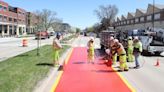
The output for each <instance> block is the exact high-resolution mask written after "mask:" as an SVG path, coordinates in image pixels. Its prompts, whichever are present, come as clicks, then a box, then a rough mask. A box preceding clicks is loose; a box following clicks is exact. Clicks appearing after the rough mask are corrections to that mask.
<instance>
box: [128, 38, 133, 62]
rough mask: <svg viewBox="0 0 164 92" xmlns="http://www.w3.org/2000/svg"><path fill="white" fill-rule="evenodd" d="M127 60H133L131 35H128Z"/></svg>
mask: <svg viewBox="0 0 164 92" xmlns="http://www.w3.org/2000/svg"><path fill="white" fill-rule="evenodd" d="M127 52H128V61H129V62H133V61H134V55H133V40H132V37H131V36H129V37H128V51H127Z"/></svg>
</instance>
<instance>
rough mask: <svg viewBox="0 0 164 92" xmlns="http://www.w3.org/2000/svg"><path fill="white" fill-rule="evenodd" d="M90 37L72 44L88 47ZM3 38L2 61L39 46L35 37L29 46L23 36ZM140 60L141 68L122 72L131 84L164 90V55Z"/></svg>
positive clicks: (145, 91)
mask: <svg viewBox="0 0 164 92" xmlns="http://www.w3.org/2000/svg"><path fill="white" fill-rule="evenodd" d="M89 39H90V38H89V37H83V36H80V37H78V38H76V39H75V41H74V42H73V43H72V46H73V47H86V46H87V42H88V41H89ZM3 40H4V39H3ZM3 40H2V39H0V61H2V60H5V59H7V58H9V57H11V56H16V55H18V54H20V53H24V52H26V51H29V50H32V49H34V48H36V47H37V41H36V40H34V38H28V47H22V43H21V42H22V38H17V39H14V38H11V39H7V40H6V39H5V40H4V41H3ZM51 43H52V38H51V39H46V40H42V41H41V45H45V44H51ZM95 48H100V46H99V39H98V38H96V39H95ZM79 53H80V52H79ZM157 59H159V66H154V65H155V64H156V62H157ZM139 61H140V64H141V65H142V67H141V68H139V69H130V70H129V71H128V72H120V74H121V75H123V77H124V78H125V79H126V80H127V81H128V82H129V84H130V85H132V86H133V87H134V88H135V89H136V90H137V92H163V89H164V83H163V82H164V78H163V76H164V68H163V67H164V57H161V56H141V57H140V60H139ZM118 65H119V64H117V65H116V66H114V67H117V66H118ZM134 65H135V64H134V63H128V66H129V67H133V66H134ZM116 69H117V68H116ZM109 78H110V76H109Z"/></svg>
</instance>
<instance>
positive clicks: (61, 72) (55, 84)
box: [51, 71, 63, 92]
mask: <svg viewBox="0 0 164 92" xmlns="http://www.w3.org/2000/svg"><path fill="white" fill-rule="evenodd" d="M62 74H63V71H60V72H59V75H58V76H57V79H56V81H55V83H54V85H53V86H52V89H51V92H55V90H56V87H57V85H58V83H59V81H60V78H61V76H62Z"/></svg>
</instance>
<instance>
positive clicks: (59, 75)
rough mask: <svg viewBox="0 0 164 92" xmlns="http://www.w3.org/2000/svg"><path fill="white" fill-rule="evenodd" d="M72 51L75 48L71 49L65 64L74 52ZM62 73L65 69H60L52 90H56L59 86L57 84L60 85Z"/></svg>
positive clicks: (53, 91) (52, 91)
mask: <svg viewBox="0 0 164 92" xmlns="http://www.w3.org/2000/svg"><path fill="white" fill-rule="evenodd" d="M72 51H73V49H71V50H70V52H69V53H68V56H67V57H66V59H65V62H64V63H65V64H67V63H68V60H69V58H70V56H71V54H72ZM62 74H63V71H59V74H58V76H57V79H56V81H55V83H54V84H53V86H52V89H51V91H50V92H55V90H56V87H57V85H58V83H59V81H60V78H61V76H62Z"/></svg>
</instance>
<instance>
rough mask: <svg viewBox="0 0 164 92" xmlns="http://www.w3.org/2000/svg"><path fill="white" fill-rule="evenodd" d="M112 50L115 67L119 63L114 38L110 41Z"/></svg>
mask: <svg viewBox="0 0 164 92" xmlns="http://www.w3.org/2000/svg"><path fill="white" fill-rule="evenodd" d="M110 48H111V55H112V61H113V65H115V64H116V61H117V53H115V49H116V46H115V44H114V38H113V39H111V40H110Z"/></svg>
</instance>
